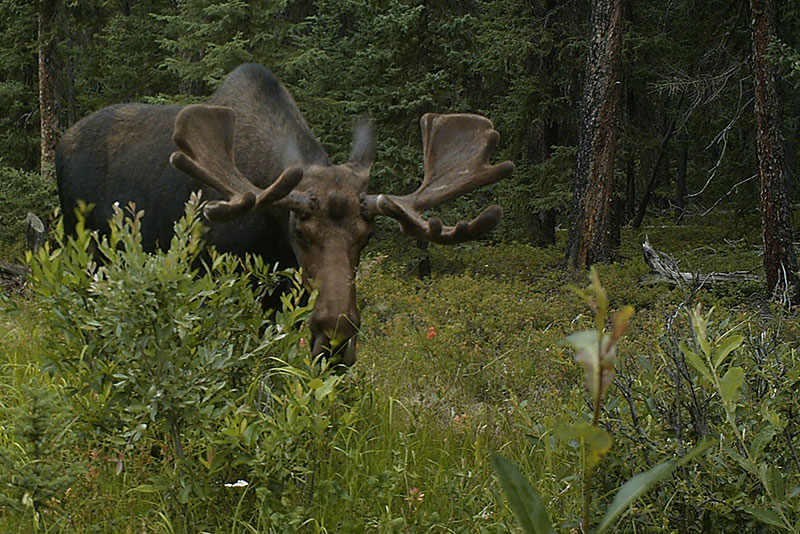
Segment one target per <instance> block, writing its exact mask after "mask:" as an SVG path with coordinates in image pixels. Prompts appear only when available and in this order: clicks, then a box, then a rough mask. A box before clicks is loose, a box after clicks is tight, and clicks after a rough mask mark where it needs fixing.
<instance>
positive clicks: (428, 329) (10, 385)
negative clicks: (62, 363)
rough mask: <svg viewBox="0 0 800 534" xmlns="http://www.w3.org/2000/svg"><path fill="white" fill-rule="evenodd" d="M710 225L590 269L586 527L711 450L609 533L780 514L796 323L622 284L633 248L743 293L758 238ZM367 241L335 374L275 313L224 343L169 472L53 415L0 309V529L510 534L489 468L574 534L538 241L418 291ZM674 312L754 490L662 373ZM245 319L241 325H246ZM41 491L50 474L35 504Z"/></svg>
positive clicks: (133, 448) (724, 295) (631, 236)
mask: <svg viewBox="0 0 800 534" xmlns="http://www.w3.org/2000/svg"><path fill="white" fill-rule="evenodd" d="M732 227H733V226H732V225H730V224H725V225H722V224H720V225H718V226H717V225H708V224H706V223H704V222H703V221H688V223H687V224H686V225H684V226H679V227H675V226H671V225H668V224H664V225H661V224H656V225H653V226H651V227H649V228H645V229H643V230H642V231H640V232H636V233H633V232H629V231H626V232H625V234H624V235H623V243H624V246H623V248H622V250H621V252H620V258H619V261H618V262H617V263H614V264H612V265H607V266H600V267H599V269H598V271H599V275H600V278H601V280H602V282H603V285H604V286H605V287H606V289H607V291H608V294H609V297H610V307H611V308H619V307H621V306H622V305H626V304H630V305H633V306H634V307H635V308H636V310H637V311H636V315H635V316H634V318H633V320H632V322H631V325H630V327H629V329H628V331H627V333H626V334H625V336H624V337H623V338H622V340H621V341H620V342H619V349H618V351H619V352H618V364H617V370H618V376H617V380H616V381H615V384H614V385H613V386H612V387H611V389H610V392H609V396H608V399H607V401H606V404H605V406H604V410H603V413H602V415H601V417H600V423H601V425H602V426H603V427H604V428H606V429H607V430H608V431H609V432H610V433H611V434H612V435H613V437H614V445H613V447H612V449H611V451H610V452H609V453H608V455H607V456H606V458H605V459H604V463H602V464H601V465H600V467H599V468H598V471H597V473H596V474H595V486H596V489H595V491H594V499H593V504H592V506H593V509H594V511H595V512H596V514H595V517H600V515H602V514H601V511H602V510H603V509H604V508H605V506H607V504H608V502H609V500H610V499H611V497H612V496H613V493H614V492H615V490H616V488H618V487H619V485H620V484H622V482H624V481H625V480H627V479H628V478H630V477H631V476H632V475H634V474H636V473H638V472H642V471H644V470H646V469H647V468H648V467H650V466H652V465H655V464H657V463H658V462H661V461H663V460H665V459H670V458H677V457H680V456H682V455H683V454H685V453H686V451H688V450H689V449H691V448H692V447H693V446H694V445H695V444H696V443H698V442H699V441H700V440H702V439H706V438H708V439H714V440H716V443H717V445H716V446H715V447H712V448H711V450H710V451H709V452H707V453H705V454H704V455H703V457H702V458H701V459H700V460H698V461H697V462H696V463H695V464H692V465H691V466H686V467H684V468H681V469H680V470H679V471H678V472H677V474H676V475H675V476H674V477H672V478H671V479H669V480H667V481H665V482H663V483H662V484H660V485H659V486H657V487H656V488H655V489H654V490H653V491H651V492H649V493H648V494H647V495H646V496H645V497H644V498H642V499H641V500H639V501H637V502H636V503H635V505H634V507H633V508H632V509H631V511H629V512H628V513H627V514H626V515H625V516H624V517H623V518H622V520H621V521H620V523H619V525H618V527H617V531H618V532H730V531H731V529H733V528H736V529H738V530H742V529H744V530H745V531H755V530H756V529H761V531H763V532H769V531H771V530H770V529H773V530H774V531H776V532H777V531H782V530H785V529H781V528H780V527H778V526H776V523H775V521H776V520H775V517H776V514H777V513H778V512H780V511H783V510H784V508H782V507H785V508H786V510H790V511H791V510H797V509H798V508H800V489H798V487H800V475H799V473H800V464H798V458H797V451H798V449H800V443H799V442H798V441H799V440H800V430H798V426H797V413H798V409H800V400H798V398H797V395H796V391H797V390H798V388H800V363H799V362H798V354H797V339H798V337H797V330H798V322H797V318H796V315H792V314H791V313H787V312H785V311H783V310H780V309H775V308H771V307H770V306H768V305H767V304H765V303H764V301H763V299H761V296H760V293H761V288H760V287H751V286H734V285H729V286H719V287H712V288H708V289H703V290H701V291H699V292H691V291H688V290H686V289H681V288H675V287H671V286H669V285H666V284H656V285H644V284H642V283H640V282H641V280H642V277H643V275H644V274H646V272H647V267H646V266H645V265H644V262H643V260H642V259H641V258H640V252H639V246H640V243H641V242H642V241H643V240H644V235H645V234H647V235H648V236H649V239H650V242H651V244H652V245H653V246H654V247H655V248H656V249H657V250H660V251H664V252H668V253H670V254H672V255H674V256H675V258H676V259H677V260H679V262H680V264H681V267H682V268H685V269H686V270H696V271H699V272H711V271H734V270H754V272H756V273H757V272H758V266H759V262H760V258H759V256H758V255H757V249H756V246H757V244H758V236H757V235H750V234H749V233H747V232H745V233H739V234H736V233H733V231H732V230H731V228H732ZM740 228H741V226H740ZM563 238H564V236H563V235H561V234H560V235H559V240H563ZM375 241H376V243H375V244H373V245H372V246H371V248H370V249H369V250H368V251H367V253H366V254H365V255H364V256H363V258H362V262H361V266H360V268H359V273H358V288H359V301H360V306H361V312H362V332H361V335H360V337H359V349H358V361H357V362H356V364H355V366H354V367H353V368H352V369H351V370H350V371H349V372H348V373H346V374H345V375H336V374H332V373H330V372H329V371H326V370H324V369H320V367H319V365H314V364H313V363H312V362H309V361H308V343H307V342H306V340H307V339H308V332H307V330H306V329H305V327H304V326H303V325H302V322H299V323H298V322H297V321H295V320H294V319H291V318H288V317H289V315H291V314H292V313H293V310H294V311H297V310H299V311H300V313H298V317H300V318H302V307H303V306H302V304H299V301H292V302H289V301H287V305H288V308H287V310H285V311H284V315H281V316H279V317H278V320H279V321H283V323H282V324H283V325H284V326H285V328H284V330H283V331H281V332H278V333H276V332H272V334H269V333H267V334H263V333H264V332H265V331H264V330H263V328H262V330H261V332H262V334H263V335H264V336H266V335H275V336H276V338H275V339H274V340H273V341H272V342H270V343H266V341H264V339H266V337H262V338H261V341H262V342H264V343H265V344H266V345H265V348H264V349H263V350H260V351H259V349H256V348H253V347H252V346H251V345H248V344H247V342H246V341H244V342H241V340H240V342H241V343H242V344H243V346H247V347H250V348H249V349H248V350H251V352H252V355H251V356H250V357H249V359H248V362H251V361H252V362H253V365H252V367H241V366H240V367H237V373H238V375H237V376H238V378H237V382H236V383H235V387H231V390H230V392H229V393H227V392H224V391H223V392H222V393H220V392H217V393H215V395H216V394H219V395H221V396H217V397H213V398H214V399H217V400H216V401H215V402H222V401H220V400H219V399H223V400H224V399H229V400H230V402H229V406H230V409H226V410H223V411H222V412H221V413H223V415H222V416H221V418H220V420H204V422H203V425H201V426H202V427H203V428H202V429H200V428H198V427H183V428H181V429H180V433H181V435H180V437H179V438H180V443H182V448H183V449H184V450H183V455H182V456H180V455H178V454H177V451H176V447H175V443H176V441H175V439H174V436H171V435H170V432H169V431H159V430H158V425H157V419H152V420H143V421H145V422H146V423H147V424H146V427H147V428H145V429H141V432H140V435H139V437H138V438H136V439H135V440H133V439H132V438H131V436H132V434H128V435H127V436H128V437H127V438H125V439H127V440H128V441H125V440H123V441H120V440H119V439H110V438H109V435H110V434H113V433H114V432H117V431H118V429H116V428H111V427H108V426H106V427H104V426H103V425H100V424H97V421H92V420H87V419H86V418H85V417H83V416H82V415H81V412H80V411H79V410H76V407H77V406H78V405H79V404H80V403H84V404H85V403H86V402H87V401H91V400H95V401H96V400H97V399H98V397H97V394H96V392H95V393H92V392H91V388H89V389H88V390H85V391H83V392H82V393H81V392H76V390H75V388H74V387H73V388H72V389H71V388H70V386H74V384H75V381H76V380H79V378H78V377H76V376H71V375H65V374H64V373H63V372H50V373H48V372H45V371H43V370H42V362H48V361H49V362H52V360H53V358H54V357H58V354H53V351H54V350H55V351H58V348H57V347H58V341H59V339H62V338H60V337H59V336H63V334H61V333H59V332H58V331H57V329H56V328H55V326H54V322H53V321H54V319H52V318H51V316H50V315H49V312H48V310H46V309H43V308H42V302H41V296H37V295H36V294H33V293H27V294H24V295H21V296H16V297H13V298H10V297H4V298H3V301H2V303H0V306H2V310H0V392H2V393H0V461H1V462H2V463H0V469H3V470H4V471H3V472H2V473H0V482H2V483H3V485H2V487H0V505H2V508H0V531H2V532H34V531H41V532H130V533H139V532H337V533H347V532H376V533H383V532H415V533H416V532H448V533H449V532H463V533H473V532H492V533H495V532H496V533H501V532H517V531H519V527H518V525H517V523H516V519H515V517H514V515H513V514H512V513H511V511H510V509H509V507H508V505H507V501H506V498H505V497H504V495H503V493H502V491H501V489H500V486H499V484H498V483H497V479H496V475H495V473H494V470H493V469H492V466H491V462H490V457H491V454H492V453H494V452H500V453H501V454H502V455H503V456H504V457H506V458H508V459H509V460H511V461H513V462H514V463H516V464H517V465H519V466H520V470H521V471H522V473H523V474H524V475H525V476H526V477H527V478H528V479H529V480H531V482H532V483H533V484H534V486H535V487H536V489H537V490H538V491H539V492H540V493H541V494H542V497H543V500H544V502H545V505H546V507H547V508H548V510H550V514H551V520H552V522H553V524H554V525H556V527H557V531H559V532H570V531H574V532H577V530H574V529H578V528H579V521H580V514H581V511H580V507H581V492H582V469H583V466H584V462H585V457H586V455H587V448H586V444H584V443H582V442H581V440H576V439H564V438H563V437H560V436H559V432H558V430H557V429H558V428H559V427H560V425H563V424H564V423H565V422H569V423H575V422H580V421H587V420H588V419H589V418H590V417H591V408H590V403H589V399H588V398H587V395H586V392H585V389H584V387H583V385H582V371H581V369H580V367H579V366H578V365H577V364H576V363H575V362H574V360H573V356H572V354H571V352H570V351H569V350H568V349H567V348H566V347H565V346H564V345H563V344H560V341H561V340H563V339H564V338H565V337H566V336H568V335H569V334H571V333H572V332H575V331H577V330H581V329H584V328H587V327H590V325H592V321H593V316H592V312H591V310H589V309H587V308H586V306H585V305H584V304H583V303H582V302H580V301H579V299H577V298H576V297H575V295H574V294H573V293H572V292H571V291H569V290H567V289H565V286H567V285H569V284H572V285H575V286H584V285H585V284H586V282H587V280H586V275H585V273H575V272H570V271H567V270H565V269H564V267H563V252H562V251H563V243H562V242H560V243H559V244H557V246H555V247H552V248H548V249H536V248H532V247H530V246H527V245H524V244H518V243H502V244H500V243H495V244H491V243H479V244H470V245H464V246H458V247H452V248H447V247H431V248H430V249H429V250H428V254H429V255H430V260H431V264H432V271H433V274H432V276H431V277H430V278H428V279H426V280H419V279H418V278H417V277H416V264H417V262H418V258H419V256H420V254H421V251H419V250H417V249H416V248H415V247H414V245H413V242H412V241H411V240H404V239H403V238H401V239H399V240H395V239H393V240H389V239H388V238H387V239H377V240H375ZM159 268H160V267H158V263H157V262H156V263H154V264H153V267H152V270H153V272H155V273H158V272H160V271H159V270H158V269H159ZM231 268H232V267H231ZM130 276H134V275H133V274H130ZM142 276H144V275H142ZM158 276H161V275H158ZM158 276H156V278H158ZM222 278H225V277H224V276H222ZM225 280H227V281H228V282H226V283H230V284H234V283H235V282H233V281H232V279H231V278H225ZM185 283H187V284H188V283H190V282H189V281H187V282H185ZM97 298H99V297H97ZM237 298H238V297H237ZM176 302H177V303H176V304H174V306H179V304H180V301H176ZM698 304H700V305H701V306H702V308H701V309H702V310H703V311H702V313H703V316H705V314H706V313H707V312H708V310H709V309H711V308H712V307H715V309H714V311H713V314H712V315H711V319H710V322H709V325H708V331H709V339H711V340H712V342H713V343H716V342H717V341H719V340H723V341H724V339H726V338H725V334H726V333H728V332H729V331H731V330H735V331H736V332H737V333H738V334H741V335H742V336H743V337H744V342H743V345H742V347H741V348H740V349H738V350H737V351H735V352H734V353H733V355H732V356H731V358H733V361H735V363H736V365H737V366H739V367H741V368H742V369H743V370H744V371H743V372H744V377H745V378H744V383H743V386H742V388H741V396H740V398H739V400H738V405H736V408H735V410H734V415H735V417H736V423H735V425H737V426H736V427H737V428H738V429H739V432H740V434H744V435H745V436H760V438H759V445H758V450H757V451H756V452H757V453H758V455H757V457H755V464H754V465H756V466H757V467H756V472H755V473H753V472H751V471H748V469H749V468H748V467H747V466H746V465H745V464H746V462H743V461H740V459H741V458H742V455H743V452H742V449H741V445H740V444H738V441H737V436H736V433H735V432H733V430H731V429H730V428H729V427H728V426H725V422H726V419H725V411H724V410H723V409H722V408H721V407H720V404H719V394H718V393H715V391H714V390H713V388H712V387H711V386H710V385H709V384H707V383H706V382H704V381H703V378H702V377H701V376H699V375H698V373H697V372H696V371H695V370H694V369H693V368H692V366H691V365H687V364H686V360H685V357H684V356H682V352H681V348H680V344H681V343H683V344H684V345H685V346H686V347H687V348H691V347H698V342H699V341H698V339H697V335H696V329H695V326H696V323H692V315H691V313H690V312H691V311H692V310H694V309H695V307H696V305H698ZM171 306H172V305H171ZM170 309H172V308H170ZM176 309H180V308H176ZM50 311H52V310H50ZM252 313H255V312H252V311H248V312H247V313H246V314H245V317H244V318H243V320H248V321H260V320H262V319H259V318H257V317H255V316H253V315H252ZM287 314H288V315H287ZM191 320H192V318H191V317H187V318H186V321H191ZM103 324H105V323H103ZM108 324H113V323H112V322H108ZM187 324H189V323H188V322H187ZM254 324H255V323H254ZM120 327H121V328H122V329H124V327H125V325H120ZM112 330H113V329H112ZM256 330H258V329H257V328H256ZM287 333H289V334H290V335H285V334H287ZM108 335H109V336H112V337H107V338H103V339H113V335H116V334H114V332H110V333H109V334H108ZM243 335H244V334H243ZM728 335H730V334H728ZM209 341H214V340H209ZM54 342H55V343H54ZM140 345H141V344H140ZM76 346H77V345H76ZM137 346H139V345H137ZM214 346H217V344H216V343H215V344H214ZM63 350H77V349H75V348H74V346H73V345H70V344H68V343H63ZM86 350H88V349H86ZM696 350H697V352H700V349H699V348H697V349H696ZM69 356H70V357H73V358H80V356H81V355H80V354H71V355H69ZM51 367H52V365H51ZM175 372H176V373H180V370H175ZM113 374H114V373H111V376H113ZM117 374H119V373H117ZM118 380H121V379H119V378H118ZM41 391H44V392H46V393H47V394H38V393H34V392H41ZM226 391H227V390H226ZM209 395H211V393H209ZM33 397H36V398H37V399H38V400H36V402H34V399H33ZM209 398H211V397H209ZM197 402H198V403H201V404H202V403H203V399H202V398H201V399H200V400H198V401H197ZM225 402H228V401H225ZM227 405H228V404H226V406H227ZM34 406H36V407H35V408H34ZM137 413H138V412H137ZM37 425H38V426H37ZM26 436H38V440H39V442H37V444H36V445H35V446H34V445H32V444H31V443H29V442H26V439H27V438H26ZM748 450H750V451H751V452H752V449H748ZM737 458H739V459H737ZM760 465H766V466H767V467H765V468H764V471H763V473H760V472H759V467H758V466H760ZM44 467H46V468H47V469H48V470H49V471H43V470H42V469H43V468H44ZM46 473H61V474H62V475H64V476H63V478H62V479H60V480H59V481H58V484H51V485H50V486H47V484H46V482H47V481H46V480H44V479H43V476H44V475H45V474H46ZM49 480H50V481H51V482H52V480H53V477H52V476H51V477H50V478H49ZM46 486H47V487H46ZM187 488H188V489H187ZM776 510H777V512H776ZM793 513H794V515H792V514H791V513H790V514H789V515H790V517H791V518H792V521H797V520H798V516H797V513H796V512H793ZM770 521H772V522H770ZM795 528H797V527H795Z"/></svg>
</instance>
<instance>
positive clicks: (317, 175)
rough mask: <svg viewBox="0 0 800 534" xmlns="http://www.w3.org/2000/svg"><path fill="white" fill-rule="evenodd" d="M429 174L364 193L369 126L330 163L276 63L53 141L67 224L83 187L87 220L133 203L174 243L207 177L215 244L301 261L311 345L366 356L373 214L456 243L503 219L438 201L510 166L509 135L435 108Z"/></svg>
mask: <svg viewBox="0 0 800 534" xmlns="http://www.w3.org/2000/svg"><path fill="white" fill-rule="evenodd" d="M420 122H421V128H422V139H423V151H424V172H425V174H424V177H423V180H422V184H421V185H420V187H419V188H418V189H417V190H416V191H415V192H413V193H411V194H408V195H403V196H400V195H388V194H379V195H373V194H368V193H367V180H368V179H369V174H370V166H371V165H372V162H373V158H374V156H375V141H374V135H373V132H372V128H371V127H370V126H369V125H367V124H362V125H361V126H359V127H357V128H356V131H355V135H354V141H353V147H352V152H351V154H350V157H349V159H348V161H347V162H346V163H344V164H341V165H334V164H332V163H331V161H330V159H329V158H328V155H327V154H326V153H325V150H324V149H323V148H322V146H321V145H320V144H319V142H318V141H317V139H316V138H315V137H314V135H313V134H312V133H311V130H310V129H309V127H308V125H307V124H306V122H305V120H304V119H303V116H302V115H301V113H300V111H299V110H298V108H297V105H296V104H295V102H294V100H293V98H292V96H291V95H290V94H289V92H288V91H287V90H286V88H285V87H284V86H283V84H281V83H280V82H279V81H278V80H277V78H275V76H274V75H273V74H272V73H271V72H270V71H269V70H268V69H267V68H265V67H263V66H261V65H256V64H245V65H242V66H240V67H239V68H237V69H236V70H234V71H233V72H232V73H231V74H229V75H228V76H227V78H226V79H225V81H224V82H223V84H222V85H221V86H220V87H219V89H218V90H217V91H216V92H215V93H214V94H213V96H211V98H210V99H209V100H208V101H207V102H206V103H204V104H193V105H188V106H185V107H181V106H156V105H145V104H120V105H115V106H111V107H107V108H104V109H101V110H100V111H97V112H95V113H93V114H91V115H89V116H88V117H86V118H84V119H83V120H81V121H79V122H78V123H77V124H75V125H74V126H73V127H72V128H70V129H69V130H68V131H67V132H66V133H65V134H64V136H63V138H62V139H61V141H60V143H59V144H58V147H57V150H56V173H57V176H58V189H59V197H60V201H61V208H62V212H63V214H64V221H65V228H66V229H67V230H68V231H72V230H73V229H74V227H75V224H76V217H75V214H74V208H75V206H76V204H77V202H78V200H83V201H85V202H87V203H91V204H94V205H95V207H94V209H93V210H92V211H91V212H90V213H89V214H88V216H87V220H86V225H87V227H89V228H93V229H98V230H103V229H105V227H106V225H107V220H108V219H109V218H110V217H111V214H112V205H113V204H114V203H115V202H119V203H120V204H123V205H124V204H127V203H128V202H134V203H135V204H136V207H137V208H138V209H143V210H144V212H145V217H144V219H143V221H142V226H141V232H142V242H143V244H144V246H145V247H146V248H147V249H149V250H153V249H155V248H156V247H159V246H161V247H165V246H168V245H169V242H170V239H171V236H172V231H173V224H174V222H175V221H176V220H177V219H179V218H180V217H181V216H182V215H183V210H184V203H185V201H186V199H187V198H188V197H189V195H190V193H191V192H192V191H197V190H202V198H205V199H210V200H208V201H207V202H206V203H205V204H204V206H203V215H204V217H205V218H206V219H207V221H208V223H209V226H210V230H209V232H208V234H207V235H206V239H207V243H208V244H210V245H213V246H214V247H216V248H217V250H219V251H222V252H230V253H233V254H236V255H240V256H243V255H244V254H247V253H250V254H259V255H261V256H262V257H263V258H264V260H265V261H269V262H277V263H279V264H281V265H282V266H286V267H298V266H300V267H302V270H303V274H304V284H305V285H306V286H307V287H308V288H310V289H316V290H317V291H318V296H317V300H316V304H315V307H314V310H313V313H312V315H311V319H310V329H311V334H312V340H311V350H312V353H313V354H314V355H318V354H323V353H324V354H327V355H332V354H335V355H336V356H337V357H340V358H341V362H342V363H344V364H347V365H351V364H352V363H353V362H354V361H355V342H356V335H357V333H358V329H359V326H360V322H361V319H360V317H359V312H358V308H357V307H356V288H355V271H356V267H357V265H358V261H359V256H360V254H361V251H362V249H363V248H364V246H365V245H366V244H367V241H368V239H369V237H370V234H371V232H372V226H373V221H374V219H375V217H376V216H378V215H383V216H387V217H391V218H393V219H395V220H397V221H398V222H399V225H400V229H401V230H402V231H403V232H404V233H406V234H409V235H411V236H414V237H416V238H418V239H421V240H425V241H430V242H434V243H441V244H454V243H460V242H463V241H467V240H472V239H476V238H478V237H479V236H481V235H482V234H484V233H485V232H487V231H488V230H490V229H492V228H494V227H495V226H496V225H497V223H498V222H499V221H500V217H501V215H502V209H501V208H500V206H490V207H489V208H486V209H485V210H484V211H483V212H482V213H481V214H480V215H478V216H477V217H476V218H475V219H473V220H472V221H463V220H462V221H460V222H458V223H457V224H456V225H455V226H444V225H443V224H442V222H441V221H440V220H439V219H438V218H436V217H430V218H429V219H427V220H426V219H425V218H423V215H422V213H423V212H424V211H425V210H426V209H429V208H432V207H434V206H437V205H439V204H442V203H443V202H446V201H449V200H452V199H454V198H456V197H458V196H460V195H463V194H465V193H468V192H469V191H472V190H473V189H476V188H478V187H482V186H485V185H488V184H492V183H494V182H496V181H498V180H500V179H502V178H504V177H507V176H509V175H510V174H511V172H512V171H513V169H514V165H513V163H511V162H509V161H507V162H504V163H501V164H499V165H490V164H489V156H490V155H491V153H492V152H493V150H494V148H495V146H496V144H497V141H498V139H499V135H498V133H497V132H496V131H495V130H494V129H493V126H492V123H491V122H490V121H489V120H488V119H486V118H484V117H482V116H479V115H468V114H453V115H438V114H431V113H428V114H426V115H424V116H423V117H422V119H421V121H420Z"/></svg>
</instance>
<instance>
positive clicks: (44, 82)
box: [39, 0, 58, 178]
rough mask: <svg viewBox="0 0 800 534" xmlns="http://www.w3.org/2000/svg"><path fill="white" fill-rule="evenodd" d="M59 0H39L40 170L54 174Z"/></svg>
mask: <svg viewBox="0 0 800 534" xmlns="http://www.w3.org/2000/svg"><path fill="white" fill-rule="evenodd" d="M57 1H58V0H39V125H40V131H41V139H42V141H41V160H40V171H41V173H42V175H43V176H46V177H51V178H52V177H53V176H54V170H55V169H54V164H55V157H56V144H57V143H58V117H57V114H56V76H55V55H56V54H55V41H54V39H53V20H54V18H55V11H56V3H57Z"/></svg>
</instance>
